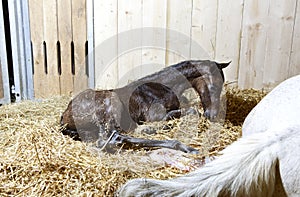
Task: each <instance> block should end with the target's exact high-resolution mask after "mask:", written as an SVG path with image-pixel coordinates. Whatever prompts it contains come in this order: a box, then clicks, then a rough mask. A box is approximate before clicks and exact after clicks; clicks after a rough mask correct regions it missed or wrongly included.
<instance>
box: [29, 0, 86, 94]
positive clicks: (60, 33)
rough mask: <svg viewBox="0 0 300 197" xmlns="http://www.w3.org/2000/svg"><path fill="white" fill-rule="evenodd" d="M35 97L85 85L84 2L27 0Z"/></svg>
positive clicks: (74, 90)
mask: <svg viewBox="0 0 300 197" xmlns="http://www.w3.org/2000/svg"><path fill="white" fill-rule="evenodd" d="M29 14H30V31H31V41H32V51H33V72H34V92H35V97H36V98H45V97H49V96H53V95H59V94H70V93H76V92H78V91H81V90H83V89H85V88H87V86H88V85H87V84H88V76H87V69H86V60H85V56H86V42H87V31H86V1H82V0H63V1H60V0H29Z"/></svg>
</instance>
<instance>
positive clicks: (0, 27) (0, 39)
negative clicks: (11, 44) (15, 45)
mask: <svg viewBox="0 0 300 197" xmlns="http://www.w3.org/2000/svg"><path fill="white" fill-rule="evenodd" d="M0 10H1V13H0V43H1V44H0V61H1V62H0V64H1V71H2V79H0V80H2V81H3V94H4V97H3V98H0V104H5V103H9V102H10V89H9V77H8V69H7V59H6V58H7V55H6V47H5V46H6V44H5V43H6V41H5V31H4V21H3V13H2V12H3V8H2V3H0Z"/></svg>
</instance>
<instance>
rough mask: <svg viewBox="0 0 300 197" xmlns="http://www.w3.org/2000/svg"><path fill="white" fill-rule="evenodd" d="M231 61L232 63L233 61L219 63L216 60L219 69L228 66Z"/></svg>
mask: <svg viewBox="0 0 300 197" xmlns="http://www.w3.org/2000/svg"><path fill="white" fill-rule="evenodd" d="M230 63H231V61H230V62H228V63H218V62H216V64H217V66H218V68H219V69H223V68H226V67H227V66H228V65H229V64H230Z"/></svg>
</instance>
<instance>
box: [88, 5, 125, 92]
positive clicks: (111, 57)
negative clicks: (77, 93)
mask: <svg viewBox="0 0 300 197" xmlns="http://www.w3.org/2000/svg"><path fill="white" fill-rule="evenodd" d="M117 3H118V1H117V0H111V1H94V20H95V23H94V33H95V80H96V88H98V89H109V88H115V87H116V86H117V83H118V79H119V77H118V59H117V57H118V36H117V33H118V4H117Z"/></svg>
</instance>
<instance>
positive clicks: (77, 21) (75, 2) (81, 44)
mask: <svg viewBox="0 0 300 197" xmlns="http://www.w3.org/2000/svg"><path fill="white" fill-rule="evenodd" d="M72 33H73V42H74V53H75V54H74V55H75V75H74V93H75V94H76V93H78V92H80V91H82V90H84V89H86V88H87V87H88V77H87V72H86V58H85V44H86V41H87V31H86V1H85V0H72Z"/></svg>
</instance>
